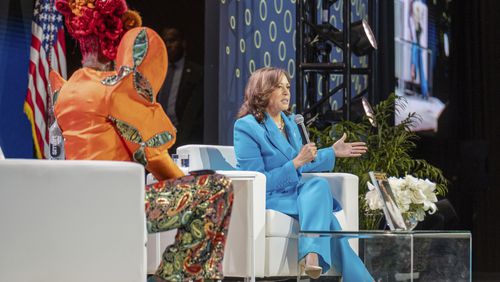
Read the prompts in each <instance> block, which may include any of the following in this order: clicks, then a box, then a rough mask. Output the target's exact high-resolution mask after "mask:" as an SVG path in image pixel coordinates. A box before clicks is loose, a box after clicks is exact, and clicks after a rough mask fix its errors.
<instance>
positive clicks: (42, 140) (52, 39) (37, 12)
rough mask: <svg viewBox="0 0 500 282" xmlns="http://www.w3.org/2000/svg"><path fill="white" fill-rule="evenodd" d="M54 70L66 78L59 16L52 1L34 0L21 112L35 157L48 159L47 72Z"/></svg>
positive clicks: (64, 50) (62, 32) (61, 20)
mask: <svg viewBox="0 0 500 282" xmlns="http://www.w3.org/2000/svg"><path fill="white" fill-rule="evenodd" d="M51 69H53V70H56V71H57V72H59V74H61V75H62V76H63V77H64V78H66V46H65V41H64V28H63V17H62V15H61V14H59V12H58V11H57V10H56V8H55V1H54V0H36V2H35V9H34V15H33V23H32V24H31V50H30V64H29V81H28V93H27V95H26V100H25V101H24V112H25V113H26V115H27V116H28V119H29V120H30V122H31V131H32V135H33V142H34V145H35V153H36V156H37V157H38V158H39V159H41V158H45V157H46V156H48V155H49V154H48V149H49V146H48V144H49V134H48V126H47V119H48V109H47V107H48V105H49V102H50V101H49V100H50V99H49V97H50V96H49V95H48V94H49V72H50V70H51Z"/></svg>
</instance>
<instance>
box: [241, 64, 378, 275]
mask: <svg viewBox="0 0 500 282" xmlns="http://www.w3.org/2000/svg"><path fill="white" fill-rule="evenodd" d="M289 110H290V76H289V75H288V73H287V72H286V71H284V70H282V69H278V68H273V67H266V68H261V69H258V70H256V71H255V72H254V73H253V74H252V75H251V76H250V78H249V80H248V82H247V85H246V89H245V97H244V102H243V105H242V106H241V108H240V110H239V113H238V119H237V120H236V122H235V125H234V149H235V154H236V160H237V163H238V164H237V167H238V168H239V169H242V170H252V171H259V172H261V173H263V174H265V176H266V208H267V209H272V210H276V211H279V212H282V213H285V214H287V215H289V216H291V217H293V218H295V219H297V220H298V222H299V224H300V229H301V230H314V231H331V230H341V226H340V224H339V222H338V221H337V218H336V217H335V216H334V214H333V212H334V211H338V210H341V209H342V207H341V206H340V204H339V202H338V201H337V200H336V199H335V198H334V197H333V196H332V193H331V191H330V186H329V183H328V182H327V180H326V179H324V178H321V177H314V178H311V179H308V180H304V179H302V177H301V176H302V173H303V172H318V171H331V170H332V169H333V167H334V165H335V159H336V158H341V157H359V156H361V155H363V154H364V153H365V152H366V151H367V147H366V145H365V143H363V142H352V143H349V142H346V141H345V140H346V135H345V134H344V135H343V136H342V137H341V138H340V139H339V140H338V141H337V142H336V143H335V144H334V145H333V146H331V147H328V148H323V149H319V150H318V149H317V148H316V145H315V144H314V143H309V144H305V145H303V143H302V137H301V135H300V132H299V128H298V126H297V124H296V123H295V122H294V114H292V113H290V111H289ZM298 256H299V257H298V259H299V261H301V266H302V270H303V271H305V273H306V274H307V275H308V276H310V277H311V278H318V277H319V276H320V274H321V273H325V272H326V271H328V269H330V267H334V268H335V269H336V270H337V271H338V272H340V273H342V276H343V280H344V281H346V282H351V281H352V282H354V281H356V282H363V281H373V278H372V277H371V275H370V273H368V271H367V269H366V267H365V266H364V264H363V262H362V261H361V260H360V259H359V257H358V256H357V255H356V253H354V252H353V250H352V249H351V247H350V246H349V244H348V242H347V240H342V239H332V238H330V237H307V238H302V237H301V238H299V251H298ZM303 259H305V260H303Z"/></svg>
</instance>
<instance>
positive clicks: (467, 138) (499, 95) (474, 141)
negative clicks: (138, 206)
mask: <svg viewBox="0 0 500 282" xmlns="http://www.w3.org/2000/svg"><path fill="white" fill-rule="evenodd" d="M453 12H454V13H453V15H452V16H453V22H452V36H453V43H452V50H453V52H454V54H453V55H454V56H453V60H452V70H453V72H452V92H451V95H450V102H451V103H450V112H451V113H452V117H451V121H450V122H449V124H448V126H450V128H452V130H450V133H451V134H450V136H452V137H453V139H456V140H458V141H459V151H458V152H459V154H458V156H457V157H458V158H457V159H456V162H457V163H459V169H458V173H459V174H458V177H457V181H454V182H455V183H454V188H456V189H455V191H453V192H454V195H453V196H454V198H456V199H460V202H461V206H462V207H465V206H467V205H468V208H464V209H463V210H460V211H459V212H460V213H462V214H461V218H462V223H463V224H464V225H465V227H466V228H470V229H471V230H472V232H473V251H474V253H473V255H474V260H473V269H474V271H475V272H477V273H478V274H480V273H493V272H497V275H498V273H499V270H498V265H500V244H499V243H498V239H497V238H499V237H500V226H499V225H498V219H499V218H500V209H499V208H498V207H499V203H498V200H499V199H500V185H499V184H498V183H499V182H498V181H496V179H495V176H498V175H500V148H499V145H500V118H499V109H498V107H499V105H500V91H499V90H498V89H497V85H496V83H498V82H500V72H499V71H498V67H499V66H500V56H499V51H498V50H499V47H500V44H499V41H500V31H499V29H498V27H499V26H500V2H499V1H497V0H481V1H467V0H454V1H453ZM469 196H470V197H469ZM465 212H466V213H465ZM499 276H500V275H499ZM481 277H482V276H480V275H479V276H477V278H478V279H477V281H479V280H480V279H481V280H482V278H481ZM495 277H498V276H495Z"/></svg>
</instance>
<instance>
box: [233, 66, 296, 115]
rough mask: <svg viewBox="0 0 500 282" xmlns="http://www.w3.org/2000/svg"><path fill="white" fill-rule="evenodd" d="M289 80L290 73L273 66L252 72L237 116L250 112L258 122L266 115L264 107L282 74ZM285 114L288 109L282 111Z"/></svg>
mask: <svg viewBox="0 0 500 282" xmlns="http://www.w3.org/2000/svg"><path fill="white" fill-rule="evenodd" d="M283 75H284V76H286V78H287V79H288V81H290V75H289V74H288V73H287V72H286V71H285V70H283V69H279V68H274V67H265V68H260V69H258V70H256V71H254V72H253V73H252V75H251V76H250V78H249V79H248V82H247V86H246V88H245V100H244V101H243V105H241V108H240V110H239V112H238V116H237V117H238V118H241V117H244V116H246V115H248V114H251V115H253V116H254V117H255V119H256V120H257V121H258V122H260V123H261V122H263V121H264V118H265V117H266V114H265V113H266V107H267V105H269V99H270V98H271V94H272V93H273V91H274V90H275V89H276V88H278V87H279V83H280V80H281V77H282V76H283ZM284 113H285V114H286V115H289V114H290V111H289V110H287V111H284Z"/></svg>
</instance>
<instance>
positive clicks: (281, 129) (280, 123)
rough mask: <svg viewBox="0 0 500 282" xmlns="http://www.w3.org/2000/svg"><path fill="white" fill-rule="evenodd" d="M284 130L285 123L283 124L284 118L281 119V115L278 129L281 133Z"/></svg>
mask: <svg viewBox="0 0 500 282" xmlns="http://www.w3.org/2000/svg"><path fill="white" fill-rule="evenodd" d="M284 128H285V123H284V122H283V118H282V117H281V115H280V120H279V122H278V129H279V130H280V131H283V129H284Z"/></svg>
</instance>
